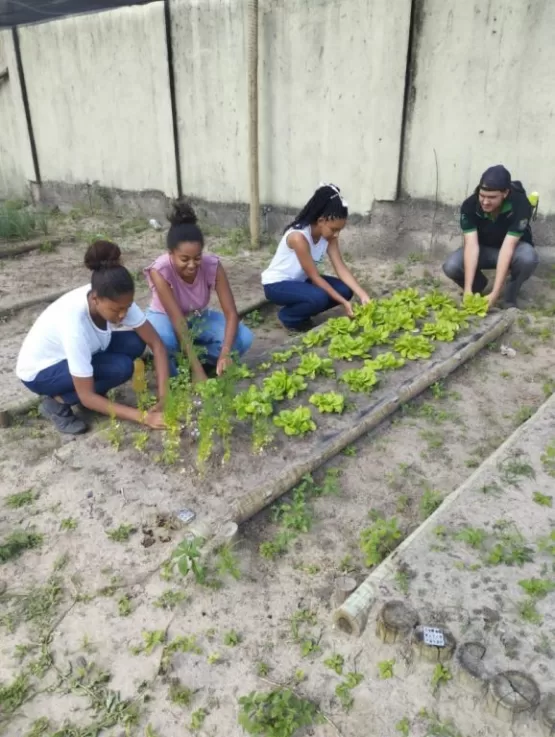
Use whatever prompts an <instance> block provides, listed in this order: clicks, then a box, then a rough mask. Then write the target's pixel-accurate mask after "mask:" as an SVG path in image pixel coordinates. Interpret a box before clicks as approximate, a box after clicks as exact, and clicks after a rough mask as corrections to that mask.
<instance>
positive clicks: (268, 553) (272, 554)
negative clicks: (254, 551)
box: [258, 530, 295, 560]
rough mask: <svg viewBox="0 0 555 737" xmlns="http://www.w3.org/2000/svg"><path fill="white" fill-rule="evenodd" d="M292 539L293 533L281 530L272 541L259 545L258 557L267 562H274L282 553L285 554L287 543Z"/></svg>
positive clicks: (287, 547)
mask: <svg viewBox="0 0 555 737" xmlns="http://www.w3.org/2000/svg"><path fill="white" fill-rule="evenodd" d="M294 537H295V534H294V533H293V532H288V531H287V530H283V531H282V532H280V533H278V534H277V535H276V536H275V537H274V539H273V540H270V541H268V542H264V543H261V544H260V547H259V549H258V550H259V552H260V555H261V556H262V557H263V558H266V559H267V560H274V559H275V558H277V557H278V556H279V555H283V553H286V552H287V550H288V549H289V543H290V542H291V540H293V539H294Z"/></svg>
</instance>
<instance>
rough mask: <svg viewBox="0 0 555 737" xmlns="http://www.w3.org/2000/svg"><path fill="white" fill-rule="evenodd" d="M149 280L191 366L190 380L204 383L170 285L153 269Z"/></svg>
mask: <svg viewBox="0 0 555 737" xmlns="http://www.w3.org/2000/svg"><path fill="white" fill-rule="evenodd" d="M150 278H151V279H152V283H153V284H154V286H155V287H156V291H157V292H158V296H159V297H160V302H161V303H162V306H163V307H164V309H165V310H166V314H167V315H168V317H169V318H170V320H171V324H172V325H173V329H174V330H175V334H176V335H177V337H178V338H179V344H180V346H181V349H182V350H183V352H184V353H185V355H186V356H187V358H188V359H189V364H190V366H191V373H192V378H193V380H194V381H205V380H206V373H205V372H204V369H203V368H202V364H201V362H200V361H199V359H198V356H197V353H196V351H195V346H194V345H193V341H192V340H191V334H190V333H189V327H188V325H187V320H186V318H185V315H184V314H183V313H182V312H181V308H180V307H179V305H178V304H177V302H176V301H175V297H174V296H173V292H172V290H171V287H170V285H169V284H168V282H167V281H166V280H165V279H164V277H163V276H161V275H160V274H159V273H158V272H157V271H156V270H155V269H151V270H150Z"/></svg>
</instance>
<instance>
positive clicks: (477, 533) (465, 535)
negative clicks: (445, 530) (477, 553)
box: [455, 527, 488, 549]
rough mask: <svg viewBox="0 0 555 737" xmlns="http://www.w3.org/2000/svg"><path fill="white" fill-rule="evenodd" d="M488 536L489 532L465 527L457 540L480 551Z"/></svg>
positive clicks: (456, 537)
mask: <svg viewBox="0 0 555 737" xmlns="http://www.w3.org/2000/svg"><path fill="white" fill-rule="evenodd" d="M487 536H488V535H487V532H486V531H485V530H482V529H480V528H479V527H464V528H463V529H462V530H460V532H458V533H457V534H456V535H455V539H456V540H460V541H461V542H463V543H466V544H467V545H470V547H471V548H477V549H478V548H481V547H482V546H483V544H484V542H485V541H486V539H487Z"/></svg>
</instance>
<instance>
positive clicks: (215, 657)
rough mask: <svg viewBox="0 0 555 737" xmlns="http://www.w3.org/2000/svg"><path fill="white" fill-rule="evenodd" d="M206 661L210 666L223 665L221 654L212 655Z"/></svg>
mask: <svg viewBox="0 0 555 737" xmlns="http://www.w3.org/2000/svg"><path fill="white" fill-rule="evenodd" d="M206 660H207V661H208V665H216V664H217V663H221V660H222V656H221V655H220V653H210V654H209V655H208V657H207V658H206Z"/></svg>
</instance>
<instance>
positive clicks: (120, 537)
mask: <svg viewBox="0 0 555 737" xmlns="http://www.w3.org/2000/svg"><path fill="white" fill-rule="evenodd" d="M134 532H137V528H136V527H134V526H133V525H123V524H122V525H120V526H119V527H115V528H114V529H113V530H107V531H106V537H108V538H110V540H113V541H114V542H118V543H124V542H127V541H128V540H129V538H130V537H131V535H132V534H133V533H134Z"/></svg>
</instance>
